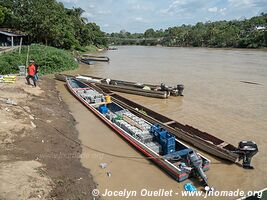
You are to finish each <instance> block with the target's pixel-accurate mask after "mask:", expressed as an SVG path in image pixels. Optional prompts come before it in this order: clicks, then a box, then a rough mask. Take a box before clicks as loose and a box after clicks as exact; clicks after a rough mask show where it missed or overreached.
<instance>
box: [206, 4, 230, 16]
mask: <svg viewBox="0 0 267 200" xmlns="http://www.w3.org/2000/svg"><path fill="white" fill-rule="evenodd" d="M208 11H209V12H211V13H220V14H223V15H224V14H225V11H226V8H217V7H216V6H215V7H211V8H208Z"/></svg>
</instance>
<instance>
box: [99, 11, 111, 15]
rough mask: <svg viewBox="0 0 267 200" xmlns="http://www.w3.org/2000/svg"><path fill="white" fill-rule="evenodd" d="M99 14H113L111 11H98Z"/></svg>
mask: <svg viewBox="0 0 267 200" xmlns="http://www.w3.org/2000/svg"><path fill="white" fill-rule="evenodd" d="M97 14H100V15H109V14H111V11H110V10H99V11H97Z"/></svg>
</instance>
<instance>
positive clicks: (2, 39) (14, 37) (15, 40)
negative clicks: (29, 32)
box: [0, 30, 26, 47]
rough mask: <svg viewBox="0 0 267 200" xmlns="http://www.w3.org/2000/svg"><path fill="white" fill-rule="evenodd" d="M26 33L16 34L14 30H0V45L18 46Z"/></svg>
mask: <svg viewBox="0 0 267 200" xmlns="http://www.w3.org/2000/svg"><path fill="white" fill-rule="evenodd" d="M25 36H26V35H24V34H17V33H15V32H10V31H5V30H0V46H2V47H3V46H5V47H14V46H19V45H20V44H22V42H23V38H24V37H25Z"/></svg>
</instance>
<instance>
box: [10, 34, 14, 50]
mask: <svg viewBox="0 0 267 200" xmlns="http://www.w3.org/2000/svg"><path fill="white" fill-rule="evenodd" d="M11 46H12V47H13V46H14V38H13V36H11Z"/></svg>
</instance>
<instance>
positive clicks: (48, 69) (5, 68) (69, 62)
mask: <svg viewBox="0 0 267 200" xmlns="http://www.w3.org/2000/svg"><path fill="white" fill-rule="evenodd" d="M29 49H30V50H29V56H28V58H29V59H34V60H35V62H36V63H37V64H38V65H39V66H40V68H39V71H40V74H51V73H55V72H60V71H66V70H71V69H75V68H77V67H78V63H77V62H76V61H75V59H74V58H73V56H72V55H71V53H70V52H68V51H66V50H63V49H57V48H54V47H50V46H44V45H39V44H33V45H30V48H29ZM27 53H28V47H27V46H24V47H22V50H21V54H19V52H18V50H16V51H14V52H8V53H4V54H2V55H0V74H11V73H18V71H19V70H18V66H21V65H24V66H25V65H26V61H27Z"/></svg>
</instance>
